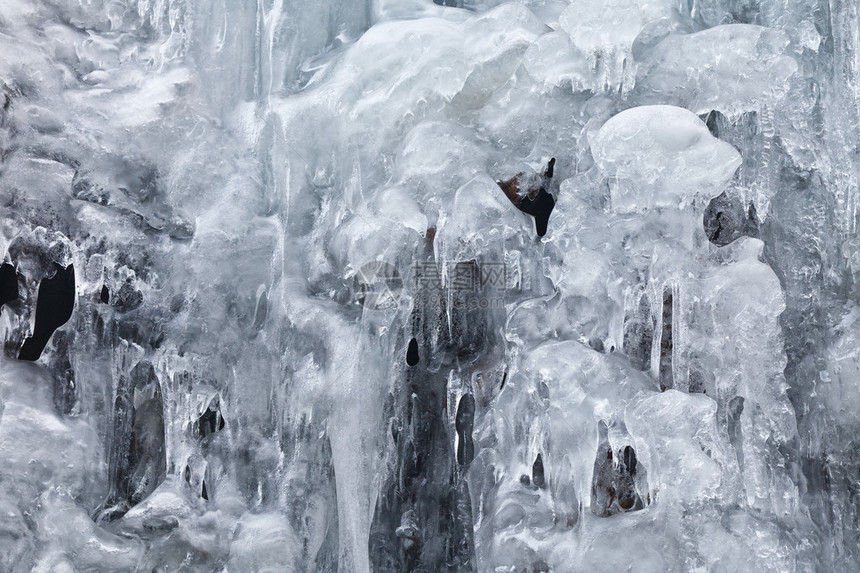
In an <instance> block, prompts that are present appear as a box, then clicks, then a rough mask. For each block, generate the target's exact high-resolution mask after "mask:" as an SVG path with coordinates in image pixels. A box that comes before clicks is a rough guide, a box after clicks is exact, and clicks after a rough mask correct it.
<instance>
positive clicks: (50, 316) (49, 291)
mask: <svg viewBox="0 0 860 573" xmlns="http://www.w3.org/2000/svg"><path fill="white" fill-rule="evenodd" d="M54 267H55V270H56V272H55V273H54V276H52V277H50V278H47V279H43V280H42V282H41V283H40V284H39V294H38V298H37V299H36V324H35V326H34V328H33V336H31V337H30V338H28V339H27V340H25V341H24V344H23V345H22V346H21V352H19V353H18V359H19V360H29V361H34V360H38V359H39V357H40V356H41V355H42V351H43V350H44V349H45V346H46V345H47V344H48V340H50V339H51V335H52V334H54V331H55V330H57V329H58V328H59V327H61V326H63V325H64V324H66V322H68V321H69V319H70V318H71V317H72V311H73V310H74V308H75V267H74V265H69V266H68V267H65V268H63V267H61V266H60V265H58V264H56V263H55V264H54Z"/></svg>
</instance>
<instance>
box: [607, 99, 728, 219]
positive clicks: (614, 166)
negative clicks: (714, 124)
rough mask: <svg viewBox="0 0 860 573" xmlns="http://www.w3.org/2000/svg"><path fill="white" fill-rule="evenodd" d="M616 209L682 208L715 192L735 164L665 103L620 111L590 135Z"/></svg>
mask: <svg viewBox="0 0 860 573" xmlns="http://www.w3.org/2000/svg"><path fill="white" fill-rule="evenodd" d="M591 153H592V155H593V156H594V160H595V162H596V163H597V165H598V167H600V170H601V172H602V173H603V174H604V175H605V176H606V177H607V178H608V179H609V186H610V190H611V194H612V208H613V209H614V210H615V211H617V212H628V211H644V210H647V209H652V208H657V207H684V206H686V205H690V204H692V203H697V202H698V201H699V200H702V199H710V198H712V197H715V196H716V195H719V193H720V191H722V190H723V189H724V188H725V187H726V185H727V184H728V183H729V181H730V180H731V178H732V176H733V175H734V173H735V171H736V170H737V168H738V167H740V164H741V156H740V154H739V153H738V152H737V150H736V149H735V148H734V147H732V146H731V145H729V144H728V143H725V142H724V141H720V140H719V139H717V138H715V137H713V136H712V135H711V133H710V132H709V131H708V128H707V126H706V125H705V124H704V123H703V122H702V120H700V119H699V118H698V117H697V116H696V115H695V114H693V113H691V112H689V111H687V110H685V109H681V108H679V107H673V106H667V105H654V106H642V107H635V108H632V109H628V110H626V111H622V112H621V113H619V114H618V115H616V116H614V117H613V118H612V119H610V120H609V121H607V122H606V123H605V124H604V125H603V127H601V128H600V130H599V131H598V132H597V134H596V135H595V136H594V137H593V138H592V139H591Z"/></svg>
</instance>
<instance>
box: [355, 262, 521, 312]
mask: <svg viewBox="0 0 860 573" xmlns="http://www.w3.org/2000/svg"><path fill="white" fill-rule="evenodd" d="M509 267H510V265H509V264H506V263H505V262H496V261H490V262H480V263H479V262H477V261H461V262H456V263H449V264H447V265H439V264H437V263H435V262H433V261H419V262H416V263H414V264H413V265H412V267H411V268H410V269H409V273H408V274H409V276H408V278H407V281H408V283H406V282H405V281H404V279H403V277H402V276H401V275H400V273H399V272H398V270H397V267H395V266H394V265H392V264H390V263H387V262H385V261H372V262H370V263H367V264H365V265H363V266H362V267H361V268H360V269H359V270H358V272H357V273H356V277H355V281H356V284H355V293H356V298H357V300H358V302H359V304H361V305H363V306H364V307H366V308H372V309H374V310H385V309H390V308H395V307H397V306H399V305H400V304H401V299H402V297H403V294H404V286H405V285H406V284H408V286H409V287H410V288H409V289H408V290H409V295H410V297H411V298H412V299H414V301H415V302H416V303H418V304H422V305H434V306H435V305H441V304H443V302H444V304H446V305H447V306H449V307H452V308H465V309H490V308H503V307H504V299H503V296H502V295H503V292H504V291H506V290H508V289H510V288H512V278H513V277H515V276H518V273H516V274H515V273H512V272H511V270H510V268H509Z"/></svg>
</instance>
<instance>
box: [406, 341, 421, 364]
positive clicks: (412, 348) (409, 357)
mask: <svg viewBox="0 0 860 573" xmlns="http://www.w3.org/2000/svg"><path fill="white" fill-rule="evenodd" d="M418 360H419V357H418V341H417V340H415V339H414V338H413V339H412V340H410V341H409V348H407V349H406V364H408V365H409V366H416V365H417V364H418Z"/></svg>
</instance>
